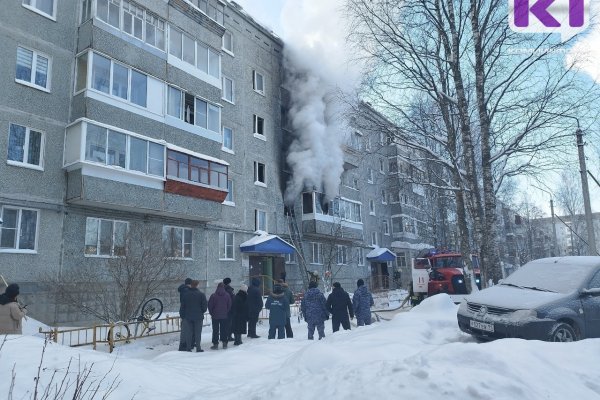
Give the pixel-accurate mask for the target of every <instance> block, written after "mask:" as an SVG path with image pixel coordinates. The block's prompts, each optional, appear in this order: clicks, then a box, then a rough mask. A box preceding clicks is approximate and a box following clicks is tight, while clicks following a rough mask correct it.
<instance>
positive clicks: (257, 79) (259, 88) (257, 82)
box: [252, 71, 265, 94]
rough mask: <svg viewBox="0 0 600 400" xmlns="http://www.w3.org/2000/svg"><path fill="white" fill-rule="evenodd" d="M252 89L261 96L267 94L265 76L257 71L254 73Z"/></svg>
mask: <svg viewBox="0 0 600 400" xmlns="http://www.w3.org/2000/svg"><path fill="white" fill-rule="evenodd" d="M252 89H254V90H255V91H256V92H258V93H260V94H265V82H264V78H263V75H262V74H261V73H259V72H256V71H252Z"/></svg>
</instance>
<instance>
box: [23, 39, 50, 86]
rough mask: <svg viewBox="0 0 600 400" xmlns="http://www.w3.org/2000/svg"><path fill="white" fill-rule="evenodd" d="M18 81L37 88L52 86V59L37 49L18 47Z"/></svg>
mask: <svg viewBox="0 0 600 400" xmlns="http://www.w3.org/2000/svg"><path fill="white" fill-rule="evenodd" d="M15 79H16V80H17V82H20V83H26V84H30V85H33V86H34V87H36V88H39V89H44V90H49V88H50V59H49V58H48V57H47V56H44V55H42V54H40V53H38V52H37V51H34V50H29V49H26V48H24V47H21V46H18V47H17V69H16V76H15Z"/></svg>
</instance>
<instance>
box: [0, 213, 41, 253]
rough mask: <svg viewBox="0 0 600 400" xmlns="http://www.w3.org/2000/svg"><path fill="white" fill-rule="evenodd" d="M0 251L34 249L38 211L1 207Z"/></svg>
mask: <svg viewBox="0 0 600 400" xmlns="http://www.w3.org/2000/svg"><path fill="white" fill-rule="evenodd" d="M2 221H3V222H2V225H0V251H1V250H17V251H19V250H23V251H28V250H29V251H34V250H35V249H36V238H37V226H38V211H37V210H31V209H27V208H16V207H14V208H13V207H7V206H4V207H2Z"/></svg>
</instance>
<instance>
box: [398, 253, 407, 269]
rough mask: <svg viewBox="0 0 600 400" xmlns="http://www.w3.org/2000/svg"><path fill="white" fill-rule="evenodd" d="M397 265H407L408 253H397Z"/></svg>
mask: <svg viewBox="0 0 600 400" xmlns="http://www.w3.org/2000/svg"><path fill="white" fill-rule="evenodd" d="M396 265H397V266H398V267H400V268H402V267H406V253H404V252H401V253H396Z"/></svg>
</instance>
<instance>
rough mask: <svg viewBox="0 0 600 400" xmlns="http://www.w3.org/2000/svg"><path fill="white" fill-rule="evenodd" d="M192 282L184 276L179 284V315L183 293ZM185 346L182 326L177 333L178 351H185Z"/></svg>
mask: <svg viewBox="0 0 600 400" xmlns="http://www.w3.org/2000/svg"><path fill="white" fill-rule="evenodd" d="M191 284H192V278H185V281H184V282H183V283H182V284H181V285H179V287H178V288H177V291H178V292H179V315H181V304H182V303H183V294H184V293H185V292H187V291H188V289H189V288H190V286H191ZM192 343H195V342H194V338H193V337H192ZM186 349H187V346H186V345H185V337H184V330H183V327H182V328H181V332H180V334H179V351H185V350H186Z"/></svg>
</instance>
